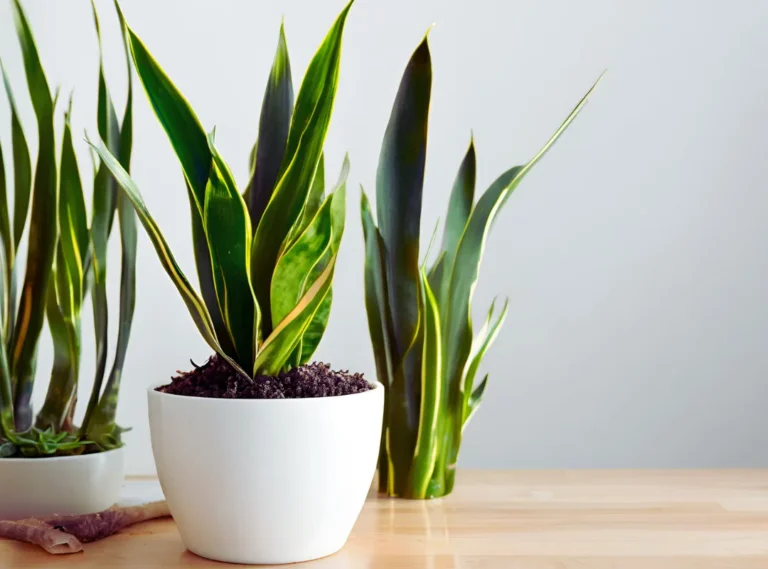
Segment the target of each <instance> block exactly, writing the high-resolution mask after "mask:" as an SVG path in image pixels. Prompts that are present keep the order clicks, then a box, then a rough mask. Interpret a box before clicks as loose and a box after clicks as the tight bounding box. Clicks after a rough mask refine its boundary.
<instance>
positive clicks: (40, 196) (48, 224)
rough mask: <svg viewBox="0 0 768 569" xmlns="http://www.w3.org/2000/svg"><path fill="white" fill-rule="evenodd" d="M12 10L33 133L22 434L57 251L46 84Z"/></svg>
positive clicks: (20, 348)
mask: <svg viewBox="0 0 768 569" xmlns="http://www.w3.org/2000/svg"><path fill="white" fill-rule="evenodd" d="M12 8H13V10H12V11H13V18H14V22H15V25H16V32H17V34H18V36H19V43H20V44H21V51H22V55H23V59H24V70H25V72H26V76H27V85H28V87H29V94H30V97H31V99H32V106H33V107H34V109H35V115H36V117H37V129H38V155H37V166H36V168H35V182H34V191H33V196H32V217H31V222H30V234H29V250H28V253H27V265H26V274H25V277H24V285H23V290H22V293H21V301H20V304H19V313H18V318H17V320H16V325H15V327H14V333H13V340H12V350H11V354H12V370H13V375H14V376H15V377H16V392H15V405H14V407H15V409H14V411H15V420H16V428H17V429H18V430H19V431H24V430H26V429H28V428H29V427H30V426H31V424H32V408H31V402H30V399H31V396H32V385H33V382H34V375H35V355H36V352H37V342H38V340H39V338H40V332H41V330H42V327H43V320H44V319H45V302H46V296H47V291H48V282H49V280H50V275H51V267H52V265H53V257H54V251H55V247H56V156H55V154H54V150H55V149H54V133H53V101H52V100H51V93H50V90H49V89H48V81H47V80H46V78H45V73H44V71H43V67H42V65H41V63H40V57H39V56H38V53H37V47H36V45H35V41H34V37H33V36H32V30H31V29H30V27H29V23H28V22H27V19H26V17H25V16H24V12H23V11H22V9H21V4H20V3H19V1H18V0H14V1H13V3H12Z"/></svg>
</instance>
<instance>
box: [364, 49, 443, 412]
mask: <svg viewBox="0 0 768 569" xmlns="http://www.w3.org/2000/svg"><path fill="white" fill-rule="evenodd" d="M431 87H432V64H431V57H430V53H429V44H428V42H427V39H426V38H424V40H423V41H422V42H421V44H420V45H419V47H418V48H417V49H416V51H415V52H414V53H413V55H412V56H411V59H410V61H409V62H408V66H407V67H406V69H405V73H404V74H403V77H402V80H401V82H400V88H399V89H398V92H397V96H396V98H395V103H394V105H393V108H392V114H391V115H390V118H389V123H388V125H387V130H386V133H385V134H384V143H383V144H382V147H381V154H380V156H379V167H378V171H377V174H376V198H377V200H376V213H377V215H378V221H379V223H378V226H379V232H380V234H381V239H382V240H383V242H384V251H385V260H386V262H385V267H386V272H387V282H388V283H389V287H388V290H387V293H388V295H389V307H390V310H391V314H392V322H393V331H394V335H393V343H394V345H393V346H392V350H393V359H394V360H395V361H401V360H403V359H405V355H406V352H407V351H408V349H409V348H410V346H411V345H412V344H413V342H414V339H415V336H416V333H417V330H418V318H419V316H418V314H419V304H420V303H419V293H418V289H419V236H420V227H421V222H420V218H421V201H422V190H423V184H424V164H425V160H426V150H427V124H428V119H429V100H430V91H431ZM419 352H420V351H419ZM417 360H418V357H417V356H412V357H410V358H408V360H407V361H406V362H405V364H404V380H405V393H404V396H405V398H406V403H405V404H406V407H407V416H408V422H409V424H410V425H411V426H413V427H415V425H416V423H417V421H418V412H419V411H418V401H419V395H418V393H419V390H420V381H419V374H420V367H421V366H420V365H419V364H418V362H417Z"/></svg>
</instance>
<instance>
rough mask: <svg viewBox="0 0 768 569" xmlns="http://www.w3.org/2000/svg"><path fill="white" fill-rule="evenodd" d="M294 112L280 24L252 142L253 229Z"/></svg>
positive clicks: (279, 161)
mask: <svg viewBox="0 0 768 569" xmlns="http://www.w3.org/2000/svg"><path fill="white" fill-rule="evenodd" d="M292 112H293V80H292V79H291V63H290V61H289V59H288V46H287V44H286V42H285V29H284V27H283V26H282V25H281V26H280V37H279V39H278V42H277V51H276V52H275V59H274V62H273V63H272V70H271V71H270V73H269V81H268V82H267V89H266V91H265V93H264V101H263V102H262V104H261V117H260V119H259V137H258V140H260V141H261V144H259V145H258V146H254V151H255V152H254V154H255V156H254V159H255V160H254V165H253V172H252V178H251V181H250V183H249V184H248V190H247V192H248V211H249V212H250V215H251V224H252V225H253V228H254V229H255V228H256V227H258V225H259V221H261V216H262V215H263V214H264V210H265V209H266V208H267V204H268V203H269V199H270V198H271V197H272V190H274V188H275V185H276V184H277V180H278V178H277V176H278V173H279V172H280V165H281V164H282V162H283V155H284V154H285V145H286V142H287V141H288V130H289V128H290V124H291V114H292Z"/></svg>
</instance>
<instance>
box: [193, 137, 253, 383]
mask: <svg viewBox="0 0 768 569" xmlns="http://www.w3.org/2000/svg"><path fill="white" fill-rule="evenodd" d="M209 144H210V145H211V146H210V148H211V153H212V155H213V156H214V161H213V164H212V165H211V173H210V176H209V179H208V185H207V188H206V191H205V207H204V215H203V226H204V228H205V233H206V237H207V240H208V246H209V248H210V254H211V261H212V265H211V266H212V270H213V276H214V283H215V285H216V295H217V298H218V303H219V308H220V310H221V313H222V315H223V317H224V322H225V324H226V326H227V330H228V332H229V336H230V338H231V340H232V343H233V344H234V346H235V351H236V353H237V355H236V357H235V359H236V360H237V361H238V363H239V364H240V365H241V366H242V367H243V368H245V369H248V368H250V367H251V366H252V365H253V359H254V354H253V333H254V330H253V320H254V298H253V289H252V287H251V281H250V275H249V269H250V262H249V261H250V249H251V220H250V217H249V216H248V210H247V207H246V204H245V202H244V201H243V198H242V197H241V196H240V193H239V192H238V190H237V187H235V185H234V179H233V178H232V174H231V173H230V172H229V169H228V167H227V165H226V164H225V163H224V161H223V160H222V159H221V157H220V156H219V155H218V153H217V152H216V149H215V147H214V146H213V138H212V137H210V138H209Z"/></svg>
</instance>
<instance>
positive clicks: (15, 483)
mask: <svg viewBox="0 0 768 569" xmlns="http://www.w3.org/2000/svg"><path fill="white" fill-rule="evenodd" d="M124 456H125V453H124V451H123V449H122V448H119V449H115V450H110V451H106V452H99V453H94V454H85V455H80V456H56V457H51V458H0V519H14V518H27V517H30V516H49V515H51V514H92V513H94V512H100V511H102V510H106V509H107V508H109V507H110V506H112V505H114V504H115V503H117V501H118V500H119V499H120V490H121V488H122V486H123V468H124V467H123V462H124Z"/></svg>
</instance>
